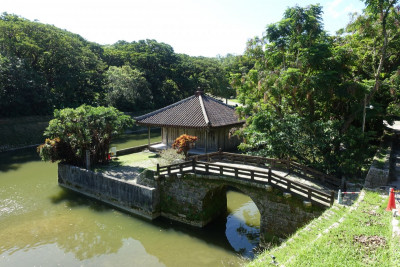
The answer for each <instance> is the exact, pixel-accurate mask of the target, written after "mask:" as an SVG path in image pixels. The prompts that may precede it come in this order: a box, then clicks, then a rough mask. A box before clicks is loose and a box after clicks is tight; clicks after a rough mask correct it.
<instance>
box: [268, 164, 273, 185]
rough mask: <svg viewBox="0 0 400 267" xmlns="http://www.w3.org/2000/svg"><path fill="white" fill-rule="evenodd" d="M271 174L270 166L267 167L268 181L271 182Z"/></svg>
mask: <svg viewBox="0 0 400 267" xmlns="http://www.w3.org/2000/svg"><path fill="white" fill-rule="evenodd" d="M271 174H272V170H271V166H269V167H268V183H271Z"/></svg>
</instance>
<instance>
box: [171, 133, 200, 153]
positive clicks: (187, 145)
mask: <svg viewBox="0 0 400 267" xmlns="http://www.w3.org/2000/svg"><path fill="white" fill-rule="evenodd" d="M196 141H197V137H196V136H192V135H187V134H182V135H181V136H179V137H178V138H176V139H175V141H174V143H173V144H172V148H174V149H176V150H177V152H178V153H179V154H180V153H182V152H183V154H184V155H185V158H186V159H187V158H188V151H189V150H190V149H191V148H193V146H194V143H195V142H196Z"/></svg>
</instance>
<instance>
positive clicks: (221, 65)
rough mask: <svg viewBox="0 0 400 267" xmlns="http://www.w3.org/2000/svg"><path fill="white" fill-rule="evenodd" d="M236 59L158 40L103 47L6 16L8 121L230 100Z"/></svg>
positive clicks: (2, 42) (0, 58) (0, 24)
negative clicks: (198, 94) (83, 110)
mask: <svg viewBox="0 0 400 267" xmlns="http://www.w3.org/2000/svg"><path fill="white" fill-rule="evenodd" d="M235 62H236V57H234V56H227V57H226V58H205V57H190V56H187V55H181V54H176V53H175V52H174V50H173V48H172V47H171V46H170V45H168V44H165V43H159V42H157V41H155V40H141V41H138V42H136V41H135V42H131V43H128V42H125V41H119V42H117V43H115V44H113V45H107V46H102V45H99V44H96V43H92V42H88V41H87V40H85V39H84V38H82V37H81V36H79V35H77V34H73V33H70V32H67V31H65V30H61V29H59V28H57V27H54V26H52V25H46V24H42V23H39V22H32V21H29V20H27V19H24V18H21V17H18V16H17V15H12V14H7V13H3V14H0V66H1V67H0V117H14V116H27V115H29V116H31V115H49V114H51V113H52V112H53V110H54V109H62V108H68V107H69V108H76V107H78V106H80V105H82V104H87V105H103V106H107V105H112V106H114V107H116V108H118V109H119V110H121V111H138V110H143V109H155V108H160V107H163V106H166V105H168V104H171V103H173V102H175V101H178V100H181V99H182V98H184V97H188V96H190V95H192V94H193V93H194V92H195V91H196V90H197V88H198V87H200V88H201V89H202V90H204V91H206V92H208V93H211V94H214V95H218V96H223V97H225V96H230V95H234V94H235V92H234V91H233V90H232V89H229V88H228V87H229V70H230V69H234V68H235V67H233V66H234V65H235Z"/></svg>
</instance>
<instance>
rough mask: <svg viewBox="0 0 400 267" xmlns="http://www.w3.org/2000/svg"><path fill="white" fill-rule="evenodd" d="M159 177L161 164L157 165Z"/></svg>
mask: <svg viewBox="0 0 400 267" xmlns="http://www.w3.org/2000/svg"><path fill="white" fill-rule="evenodd" d="M157 175H160V164H158V163H157Z"/></svg>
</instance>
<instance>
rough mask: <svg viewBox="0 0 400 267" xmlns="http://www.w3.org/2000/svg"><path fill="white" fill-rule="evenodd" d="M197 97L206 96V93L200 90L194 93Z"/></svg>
mask: <svg viewBox="0 0 400 267" xmlns="http://www.w3.org/2000/svg"><path fill="white" fill-rule="evenodd" d="M194 95H195V96H202V95H204V91H201V90H200V88H198V90H197V91H196V92H195V93H194Z"/></svg>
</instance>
